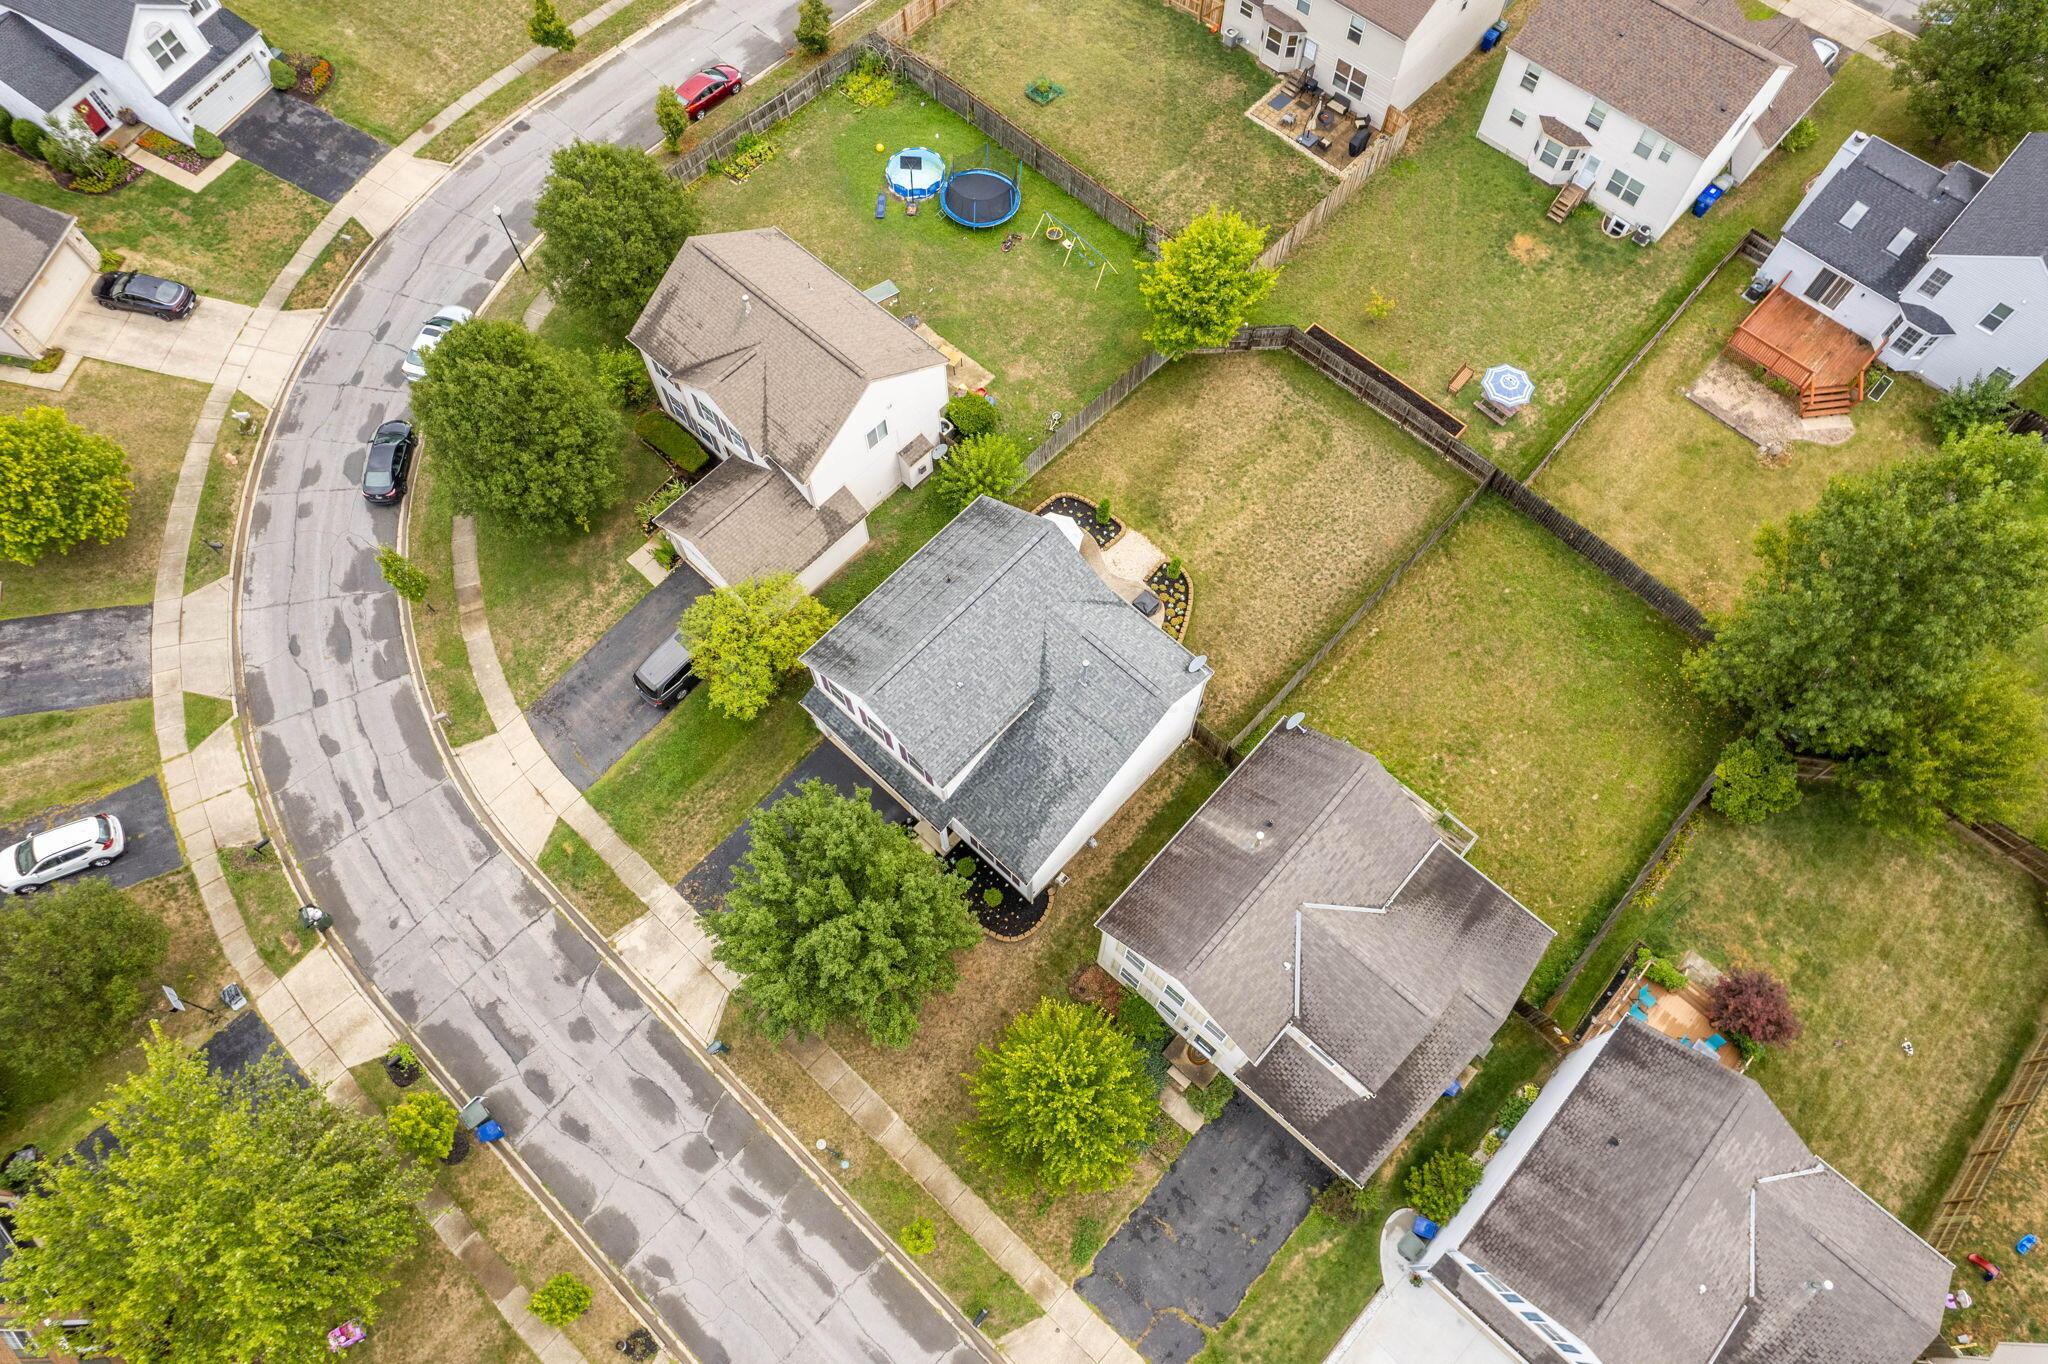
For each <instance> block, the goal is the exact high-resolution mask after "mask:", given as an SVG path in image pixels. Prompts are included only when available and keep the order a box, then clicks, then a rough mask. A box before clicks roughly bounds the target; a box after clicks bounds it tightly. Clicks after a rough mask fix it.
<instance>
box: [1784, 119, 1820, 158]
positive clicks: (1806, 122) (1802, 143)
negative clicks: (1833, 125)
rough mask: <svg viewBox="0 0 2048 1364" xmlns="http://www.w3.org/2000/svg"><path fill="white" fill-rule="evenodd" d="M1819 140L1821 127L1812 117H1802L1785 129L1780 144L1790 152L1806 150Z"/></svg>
mask: <svg viewBox="0 0 2048 1364" xmlns="http://www.w3.org/2000/svg"><path fill="white" fill-rule="evenodd" d="M1818 141H1820V128H1819V127H1818V126H1816V125H1815V123H1814V121H1813V120H1812V119H1810V118H1802V119H1800V120H1799V121H1798V122H1797V123H1795V124H1793V125H1792V126H1791V127H1789V128H1787V129H1786V130H1785V136H1784V138H1783V139H1782V140H1781V141H1780V142H1779V144H1778V145H1779V146H1781V147H1783V148H1784V149H1785V150H1786V151H1788V152H1794V153H1797V152H1803V151H1805V150H1806V149H1807V148H1808V147H1811V146H1812V145H1813V144H1814V143H1816V142H1818Z"/></svg>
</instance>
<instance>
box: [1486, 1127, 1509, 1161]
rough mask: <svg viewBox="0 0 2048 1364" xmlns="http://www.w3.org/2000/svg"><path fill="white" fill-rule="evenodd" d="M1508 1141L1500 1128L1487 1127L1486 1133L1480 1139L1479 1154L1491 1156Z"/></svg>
mask: <svg viewBox="0 0 2048 1364" xmlns="http://www.w3.org/2000/svg"><path fill="white" fill-rule="evenodd" d="M1506 1143H1507V1138H1506V1137H1504V1136H1502V1135H1501V1134H1500V1129H1499V1128H1497V1127H1489V1128H1487V1129H1486V1135H1485V1136H1483V1137H1481V1138H1480V1139H1479V1154H1480V1155H1482V1156H1491V1155H1493V1154H1495V1153H1496V1152H1498V1151H1499V1150H1500V1148H1501V1147H1502V1146H1504V1145H1505V1144H1506Z"/></svg>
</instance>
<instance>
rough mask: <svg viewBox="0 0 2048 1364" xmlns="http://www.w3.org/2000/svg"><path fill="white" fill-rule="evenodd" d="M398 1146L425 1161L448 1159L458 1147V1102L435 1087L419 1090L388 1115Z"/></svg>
mask: <svg viewBox="0 0 2048 1364" xmlns="http://www.w3.org/2000/svg"><path fill="white" fill-rule="evenodd" d="M385 1120H386V1121H387V1122H389V1123H390V1124H391V1139H392V1140H393V1141H395V1142H397V1143H398V1149H399V1150H401V1151H405V1152H408V1153H409V1154H411V1155H415V1156H418V1157H419V1158H420V1159H421V1160H446V1159H447V1158H448V1153H449V1152H450V1151H452V1150H454V1149H455V1129H456V1127H457V1119H456V1114H455V1105H454V1104H452V1103H450V1102H449V1101H448V1098H447V1096H446V1095H444V1094H442V1093H441V1092H440V1091H438V1090H433V1089H415V1090H413V1091H412V1092H411V1093H409V1094H407V1095H406V1096H405V1097H404V1098H402V1099H400V1100H399V1101H398V1102H397V1103H395V1104H393V1105H392V1106H391V1112H390V1113H388V1114H386V1115H385Z"/></svg>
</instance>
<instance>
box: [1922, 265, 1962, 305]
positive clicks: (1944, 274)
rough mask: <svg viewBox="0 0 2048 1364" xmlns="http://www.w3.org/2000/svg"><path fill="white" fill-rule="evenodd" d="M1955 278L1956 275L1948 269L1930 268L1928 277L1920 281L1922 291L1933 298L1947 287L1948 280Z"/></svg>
mask: <svg viewBox="0 0 2048 1364" xmlns="http://www.w3.org/2000/svg"><path fill="white" fill-rule="evenodd" d="M1954 278H1955V276H1954V275H1951V274H1950V273H1949V272H1948V271H1946V270H1929V271H1928V272H1927V278H1926V279H1923V280H1921V281H1920V292H1921V293H1923V294H1925V295H1927V297H1929V298H1933V297H1934V296H1935V295H1936V294H1938V293H1940V292H1941V291H1942V290H1943V289H1944V288H1946V287H1947V286H1948V282H1949V281H1950V280H1952V279H1954Z"/></svg>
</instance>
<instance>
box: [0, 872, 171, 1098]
mask: <svg viewBox="0 0 2048 1364" xmlns="http://www.w3.org/2000/svg"><path fill="white" fill-rule="evenodd" d="M169 949H170V933H169V931H168V930H167V929H165V927H164V924H163V920H161V919H159V918H158V917H157V916H156V915H154V914H152V913H150V912H149V911H148V910H146V909H144V908H143V907H142V906H141V905H138V904H136V903H135V902H134V901H133V900H131V899H129V898H128V896H127V895H125V894H123V893H122V892H121V891H118V890H116V889H115V888H114V887H113V886H112V885H111V884H109V883H108V882H106V881H102V880H99V879H98V878H93V879H89V880H81V881H74V882H72V883H71V884H70V885H68V886H66V887H64V888H63V889H62V890H55V891H48V892H45V893H44V894H42V895H38V896H33V897H31V898H29V899H26V900H17V901H16V902H14V903H13V904H11V905H9V906H8V907H7V908H6V909H5V910H4V911H0V1076H5V1075H6V1074H7V1073H9V1072H14V1073H16V1074H63V1073H66V1072H71V1071H76V1070H78V1069H79V1068H80V1067H82V1066H83V1065H85V1063H86V1062H88V1061H90V1060H92V1059H93V1058H94V1057H97V1056H101V1055H104V1054H105V1053H107V1052H110V1051H113V1050H114V1049H115V1048H117V1047H119V1046H120V1045H121V1044H122V1043H124V1042H126V1041H127V1040H128V1039H129V1025H130V1024H132V1023H134V1021H135V1020H136V1019H137V1018H138V1017H139V1016H140V1015H141V1013H142V1011H143V1008H144V1006H145V1005H147V1003H148V1002H149V999H150V996H151V995H153V994H154V993H155V990H156V982H157V980H158V976H157V971H158V968H159V967H161V966H162V965H163V960H164V955H165V953H166V952H167V951H169Z"/></svg>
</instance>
